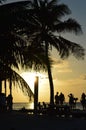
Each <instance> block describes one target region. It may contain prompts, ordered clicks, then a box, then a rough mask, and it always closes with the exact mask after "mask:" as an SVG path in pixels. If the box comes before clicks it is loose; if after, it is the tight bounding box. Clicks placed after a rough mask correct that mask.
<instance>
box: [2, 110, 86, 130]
mask: <svg viewBox="0 0 86 130" xmlns="http://www.w3.org/2000/svg"><path fill="white" fill-rule="evenodd" d="M0 130H86V119H85V118H73V117H72V118H69V117H68V118H62V117H49V116H35V115H28V114H25V113H21V112H16V111H12V112H5V113H0Z"/></svg>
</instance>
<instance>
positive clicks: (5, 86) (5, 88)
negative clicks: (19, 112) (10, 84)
mask: <svg viewBox="0 0 86 130" xmlns="http://www.w3.org/2000/svg"><path fill="white" fill-rule="evenodd" d="M4 88H5V96H6V95H7V86H6V79H5V80H4Z"/></svg>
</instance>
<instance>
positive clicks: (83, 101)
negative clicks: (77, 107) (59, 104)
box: [80, 93, 86, 110]
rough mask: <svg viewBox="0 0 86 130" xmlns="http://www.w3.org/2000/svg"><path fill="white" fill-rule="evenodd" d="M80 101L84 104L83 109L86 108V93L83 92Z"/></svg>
mask: <svg viewBox="0 0 86 130" xmlns="http://www.w3.org/2000/svg"><path fill="white" fill-rule="evenodd" d="M80 102H81V104H82V107H83V110H86V95H85V93H82V95H81V100H80Z"/></svg>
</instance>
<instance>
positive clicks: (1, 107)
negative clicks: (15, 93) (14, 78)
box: [0, 93, 13, 112]
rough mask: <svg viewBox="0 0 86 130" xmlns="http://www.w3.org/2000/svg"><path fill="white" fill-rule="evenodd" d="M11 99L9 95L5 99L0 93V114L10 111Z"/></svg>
mask: <svg viewBox="0 0 86 130" xmlns="http://www.w3.org/2000/svg"><path fill="white" fill-rule="evenodd" d="M12 105H13V97H12V95H11V94H9V95H8V96H7V97H6V96H5V94H4V93H0V112H3V111H6V110H12Z"/></svg>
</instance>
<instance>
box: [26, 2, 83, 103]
mask: <svg viewBox="0 0 86 130" xmlns="http://www.w3.org/2000/svg"><path fill="white" fill-rule="evenodd" d="M27 12H28V16H29V17H27V19H29V20H28V23H30V24H31V23H32V26H31V27H32V28H30V27H29V26H28V27H27V29H29V32H30V35H28V30H27V29H26V34H27V35H28V38H29V39H31V44H32V45H36V46H40V45H41V46H45V57H46V64H47V70H48V77H49V83H50V104H51V105H53V104H54V85H53V78H52V71H51V65H50V62H49V55H48V54H49V52H50V51H51V50H52V47H54V48H55V49H56V50H57V52H58V53H59V55H60V57H61V58H63V59H64V58H67V57H68V56H69V55H70V54H73V55H74V56H75V57H76V58H82V59H83V58H84V55H85V53H84V49H83V47H82V46H81V45H79V44H77V43H74V42H72V41H69V40H67V39H65V38H64V37H63V36H61V33H63V32H70V33H71V32H73V33H75V34H80V33H82V29H81V26H80V24H79V23H78V22H77V21H76V20H75V19H72V18H68V19H66V20H63V19H62V18H63V17H64V16H65V15H69V14H70V13H71V11H70V9H69V8H68V6H67V5H65V4H59V2H58V0H33V1H31V6H30V7H28V8H27ZM28 25H29V24H28Z"/></svg>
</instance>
